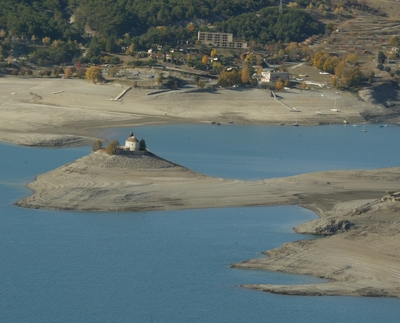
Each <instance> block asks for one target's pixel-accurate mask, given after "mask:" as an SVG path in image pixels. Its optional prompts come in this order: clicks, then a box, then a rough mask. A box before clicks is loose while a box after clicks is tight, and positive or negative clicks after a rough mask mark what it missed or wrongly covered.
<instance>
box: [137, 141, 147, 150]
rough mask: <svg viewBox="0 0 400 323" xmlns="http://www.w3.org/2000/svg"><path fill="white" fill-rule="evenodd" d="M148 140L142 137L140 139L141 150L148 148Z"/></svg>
mask: <svg viewBox="0 0 400 323" xmlns="http://www.w3.org/2000/svg"><path fill="white" fill-rule="evenodd" d="M146 149H147V147H146V141H144V139H140V141H139V150H146Z"/></svg>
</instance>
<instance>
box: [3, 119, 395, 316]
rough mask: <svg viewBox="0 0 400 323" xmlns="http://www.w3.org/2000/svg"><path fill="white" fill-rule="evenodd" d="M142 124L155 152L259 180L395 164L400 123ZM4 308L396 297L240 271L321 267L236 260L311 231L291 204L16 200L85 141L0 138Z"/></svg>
mask: <svg viewBox="0 0 400 323" xmlns="http://www.w3.org/2000/svg"><path fill="white" fill-rule="evenodd" d="M366 130H367V132H363V131H362V127H361V126H359V127H353V126H351V125H346V126H341V125H340V126H339V125H336V126H324V127H263V126H237V125H221V126H216V125H174V126H151V127H138V128H132V129H111V130H107V131H104V135H105V136H107V138H109V139H117V140H118V141H119V142H120V143H121V144H123V143H124V141H125V139H126V138H127V137H128V134H129V132H130V131H133V132H134V133H135V136H136V137H137V138H138V139H139V140H140V139H141V138H144V139H145V140H146V143H147V147H148V148H149V149H150V150H151V151H152V152H154V153H156V154H158V155H160V156H162V157H164V158H167V159H169V160H171V161H174V162H177V163H179V164H181V165H184V166H186V167H189V168H191V169H193V170H196V171H199V172H202V173H205V174H208V175H212V176H219V177H227V178H238V179H247V180H255V179H261V178H271V177H279V176H289V175H295V174H300V173H305V172H313V171H322V170H332V169H354V168H357V169H371V168H378V167H390V166H397V165H398V161H399V160H400V150H399V149H397V143H398V136H399V128H398V127H396V126H393V125H389V126H388V127H379V126H378V125H368V126H367V127H366ZM0 146H1V148H2V151H3V153H2V156H3V157H2V158H1V159H0V166H1V167H0V172H1V176H0V192H1V194H0V205H1V215H0V219H1V225H0V246H1V252H0V259H1V266H0V322H24V323H25V322H68V323H71V322H97V323H98V322H120V323H125V322H171V323H172V322H218V323H220V322H292V321H296V322H338V321H341V322H378V321H379V322H394V321H396V320H397V318H398V314H399V313H400V310H399V305H400V301H399V300H398V299H384V298H361V297H302V296H283V295H273V294H268V293H262V292H256V291H250V290H245V289H242V288H240V284H248V283H271V284H299V283H313V282H320V281H321V280H319V279H317V278H314V277H307V276H299V275H288V274H281V273H275V272H269V271H256V270H241V269H232V268H230V267H229V265H230V264H231V263H235V262H238V261H242V260H246V259H249V258H254V257H261V256H262V255H261V254H260V253H261V252H262V251H265V250H268V249H271V248H275V247H278V246H279V245H281V244H282V243H285V242H288V241H294V240H299V239H306V238H312V237H310V236H303V235H298V234H296V233H294V232H293V230H292V228H293V227H294V226H296V225H297V224H300V223H303V222H306V221H309V220H312V219H315V218H316V217H317V216H316V215H315V214H314V213H313V212H311V211H309V210H305V209H302V208H300V207H295V206H284V207H253V208H249V207H243V208H222V209H206V210H184V211H164V212H139V213H131V212H126V213H108V212H104V213H100V212H93V213H89V212H71V211H68V212H67V211H49V210H31V209H23V208H17V207H15V206H14V205H13V203H14V202H15V201H16V200H18V199H19V198H22V197H24V196H26V195H28V194H30V191H29V190H28V189H27V188H26V187H25V185H26V184H27V183H28V182H30V181H33V180H34V177H35V176H36V175H38V174H41V173H44V172H47V171H50V170H52V169H54V168H56V167H59V166H61V165H63V164H66V163H68V162H71V161H73V160H75V159H77V158H80V157H82V156H85V155H86V154H88V153H90V148H89V147H80V148H68V149H44V148H26V147H16V146H12V145H7V144H0Z"/></svg>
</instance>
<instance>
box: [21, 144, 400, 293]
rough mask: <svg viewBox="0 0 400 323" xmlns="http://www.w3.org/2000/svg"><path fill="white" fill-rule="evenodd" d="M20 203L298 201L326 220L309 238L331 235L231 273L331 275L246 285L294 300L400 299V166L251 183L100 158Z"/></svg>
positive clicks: (103, 207)
mask: <svg viewBox="0 0 400 323" xmlns="http://www.w3.org/2000/svg"><path fill="white" fill-rule="evenodd" d="M28 187H29V188H31V189H32V190H33V191H34V194H33V195H31V196H29V197H26V198H24V199H22V200H20V201H18V202H17V203H16V204H17V205H19V206H22V207H29V208H44V209H64V210H85V211H149V210H172V209H174V210H176V209H190V208H204V207H209V208H212V207H232V206H260V205H285V204H298V205H301V206H303V207H307V208H310V209H313V210H315V211H316V212H317V213H318V214H319V215H320V219H318V220H315V221H312V222H310V223H306V224H304V225H300V226H299V227H298V228H296V230H297V231H298V232H301V233H312V234H323V235H330V237H328V238H324V239H316V240H307V241H298V242H293V243H288V244H285V245H283V246H281V247H279V248H277V249H275V250H271V251H268V252H266V255H267V256H268V257H265V258H258V259H253V260H248V261H244V262H241V263H238V264H235V265H232V267H235V268H248V269H267V270H276V271H282V272H288V273H297V274H307V275H313V276H318V277H322V278H326V279H329V280H330V282H329V283H323V284H315V285H295V286H273V285H264V284H261V285H244V287H246V288H252V289H256V290H262V291H268V292H273V293H281V294H295V295H360V296H386V297H400V266H399V260H400V247H398V246H399V245H400V219H399V216H398V214H399V211H400V204H399V202H398V201H397V195H395V194H394V193H392V194H388V193H387V192H389V191H390V192H396V191H400V168H386V169H378V170H368V171H366V170H364V171H355V170H352V171H331V172H320V173H310V174H306V175H298V176H292V177H287V178H277V179H267V180H260V181H242V180H231V179H222V178H216V177H210V176H205V175H202V174H199V173H196V172H193V171H191V170H189V169H187V168H185V167H182V166H180V165H177V164H174V163H172V162H169V161H166V160H164V159H162V158H159V157H157V156H155V155H153V154H150V153H144V154H140V155H128V156H118V155H114V156H111V155H107V154H105V153H104V152H102V151H98V152H96V153H92V154H90V155H88V156H86V157H83V158H81V159H78V160H77V161H74V162H72V163H70V164H67V165H65V166H62V167H60V168H58V169H55V170H53V171H50V172H48V173H45V174H42V175H39V176H38V177H37V179H36V181H35V182H33V183H30V184H29V185H28Z"/></svg>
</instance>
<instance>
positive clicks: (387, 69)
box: [384, 66, 392, 73]
mask: <svg viewBox="0 0 400 323" xmlns="http://www.w3.org/2000/svg"><path fill="white" fill-rule="evenodd" d="M384 70H385V72H388V73H389V72H390V71H391V70H392V69H391V68H390V66H385V68H384Z"/></svg>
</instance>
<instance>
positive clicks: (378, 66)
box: [376, 63, 383, 71]
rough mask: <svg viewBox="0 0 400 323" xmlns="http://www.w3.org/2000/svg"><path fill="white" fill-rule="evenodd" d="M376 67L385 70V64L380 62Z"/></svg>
mask: <svg viewBox="0 0 400 323" xmlns="http://www.w3.org/2000/svg"><path fill="white" fill-rule="evenodd" d="M376 68H377V69H378V70H380V71H382V70H383V64H382V63H379V64H378V65H376Z"/></svg>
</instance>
